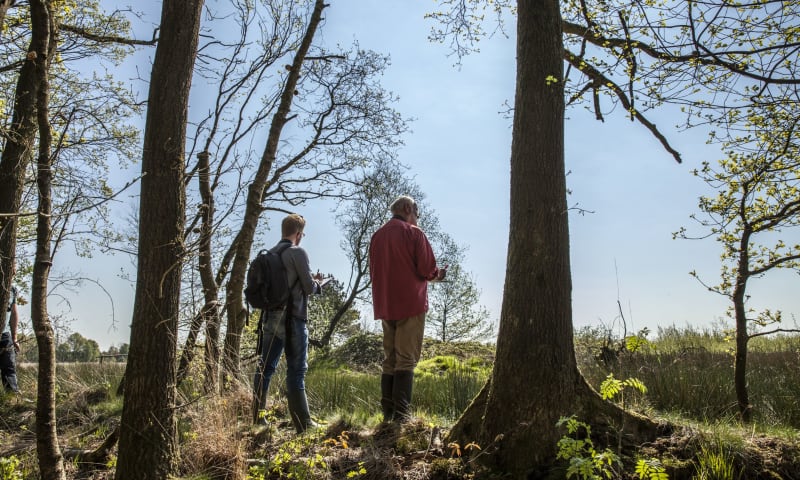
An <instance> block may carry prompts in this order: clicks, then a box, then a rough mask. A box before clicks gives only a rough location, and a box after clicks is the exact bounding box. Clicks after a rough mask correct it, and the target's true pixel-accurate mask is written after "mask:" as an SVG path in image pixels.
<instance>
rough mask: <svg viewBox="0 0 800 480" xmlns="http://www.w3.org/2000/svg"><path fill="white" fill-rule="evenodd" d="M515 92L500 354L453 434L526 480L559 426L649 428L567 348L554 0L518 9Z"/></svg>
mask: <svg viewBox="0 0 800 480" xmlns="http://www.w3.org/2000/svg"><path fill="white" fill-rule="evenodd" d="M517 7H518V10H517V86H516V97H515V104H514V127H513V139H512V145H511V205H510V207H511V209H510V213H511V219H510V231H509V244H508V259H507V264H506V279H505V290H504V295H503V305H502V312H501V319H500V330H499V333H498V338H497V352H496V359H495V364H494V370H493V372H492V378H491V381H490V384H489V387H488V388H485V389H484V390H483V391H482V393H481V394H480V395H479V397H478V398H476V399H475V401H473V404H472V405H471V406H470V407H469V408H468V409H467V411H466V412H465V413H464V415H462V417H461V418H460V419H459V421H458V422H457V424H456V425H455V426H454V428H453V430H452V431H451V434H450V440H451V441H457V442H459V443H461V444H462V445H463V444H465V443H467V442H469V441H473V440H476V441H478V443H479V445H481V447H483V449H484V452H487V453H490V455H487V456H485V457H484V458H486V461H487V462H489V463H490V464H492V465H494V466H495V467H497V468H498V469H500V470H502V471H505V472H510V473H511V474H512V476H513V477H514V478H525V477H526V476H527V475H528V474H529V473H530V472H531V471H533V470H535V469H537V468H538V467H541V466H544V465H547V464H549V463H550V462H552V461H553V459H554V457H555V452H556V442H557V441H558V438H559V437H560V436H561V434H560V433H559V432H558V431H557V429H556V427H555V424H556V422H557V421H558V419H559V418H560V417H561V416H563V415H571V414H576V415H578V416H579V417H581V418H582V419H584V420H586V421H589V422H591V423H592V424H595V425H607V424H608V423H610V422H613V421H616V420H619V421H622V420H623V419H627V420H629V425H628V427H629V429H630V431H629V432H628V433H631V434H633V435H634V438H641V436H642V434H650V435H654V434H655V424H653V423H652V422H649V421H646V420H644V419H641V418H639V417H633V418H627V417H626V414H625V413H624V412H622V411H621V410H619V409H617V408H616V407H614V406H613V405H611V404H609V403H606V402H602V401H601V398H600V396H599V395H598V394H597V393H596V392H594V391H593V390H592V389H591V388H590V387H589V386H588V384H587V383H586V382H585V381H584V379H583V378H582V377H581V375H580V373H579V371H578V368H577V362H576V359H575V351H574V345H573V331H572V308H571V290H572V285H571V278H570V265H569V231H568V217H567V202H566V193H567V191H566V178H565V171H564V168H565V167H564V90H563V64H562V51H563V46H562V32H561V15H560V11H559V2H558V0H541V1H538V2H527V1H520V2H518V3H517Z"/></svg>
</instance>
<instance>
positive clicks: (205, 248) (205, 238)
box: [176, 151, 219, 393]
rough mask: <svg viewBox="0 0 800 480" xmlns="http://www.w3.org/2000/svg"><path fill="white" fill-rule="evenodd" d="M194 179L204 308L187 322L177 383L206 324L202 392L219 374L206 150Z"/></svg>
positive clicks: (210, 390)
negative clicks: (199, 202) (196, 196)
mask: <svg viewBox="0 0 800 480" xmlns="http://www.w3.org/2000/svg"><path fill="white" fill-rule="evenodd" d="M197 161H198V162H197V163H198V167H197V180H198V183H199V186H198V190H199V192H200V198H201V200H202V203H201V205H200V210H201V211H200V217H201V220H200V238H199V241H198V244H199V247H198V255H197V271H198V272H199V273H200V283H201V285H202V287H203V301H204V304H203V308H202V309H201V310H200V313H198V314H197V315H196V316H195V317H194V318H193V319H192V323H191V325H190V326H189V333H188V335H187V336H186V341H185V342H184V344H183V351H182V352H181V358H180V362H179V364H178V374H177V381H176V385H180V384H181V383H183V381H184V380H185V379H186V376H187V374H188V371H189V366H190V365H191V363H192V361H193V360H194V357H195V350H196V348H195V344H196V342H197V337H198V336H199V335H200V329H201V328H202V326H203V325H205V326H206V331H205V348H204V364H205V380H204V382H203V389H204V391H205V393H214V392H216V390H217V383H218V382H217V380H218V377H219V302H218V301H217V296H218V295H219V287H218V286H217V281H216V279H215V278H214V269H213V266H212V264H211V262H212V258H213V256H212V254H211V235H212V233H213V228H214V193H213V191H212V189H211V178H210V166H209V153H208V151H202V152H200V153H198V154H197Z"/></svg>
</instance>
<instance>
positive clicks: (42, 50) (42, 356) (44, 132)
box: [30, 0, 66, 480]
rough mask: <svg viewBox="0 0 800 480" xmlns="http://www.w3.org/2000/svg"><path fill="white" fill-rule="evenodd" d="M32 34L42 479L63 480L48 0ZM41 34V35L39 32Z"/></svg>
mask: <svg viewBox="0 0 800 480" xmlns="http://www.w3.org/2000/svg"><path fill="white" fill-rule="evenodd" d="M30 5H31V25H32V27H33V31H34V33H33V35H34V36H35V37H36V38H39V39H41V44H38V45H37V48H36V50H35V51H36V54H37V57H38V59H37V62H36V79H37V83H38V88H37V89H36V92H37V94H36V120H37V125H38V130H39V156H38V159H37V162H36V186H37V189H38V192H39V195H38V196H39V208H38V211H37V223H36V257H35V262H34V264H33V280H32V288H31V322H32V323H33V328H34V332H35V334H36V345H37V346H38V349H39V369H38V374H37V375H38V380H37V393H36V453H37V456H38V460H39V471H40V472H41V475H42V478H47V479H54V480H56V479H64V478H66V477H65V473H64V457H63V456H62V455H61V448H60V447H59V445H58V432H57V430H56V345H55V340H54V335H53V327H52V325H51V324H50V319H49V317H48V314H47V279H48V277H49V274H50V267H51V266H52V255H51V251H50V250H51V249H50V237H51V231H52V229H51V224H50V214H51V212H52V195H51V188H52V176H53V174H52V157H51V153H50V145H51V144H52V141H53V139H52V134H51V130H50V119H49V115H50V110H49V108H48V104H49V102H50V85H49V80H48V75H47V70H48V65H49V63H50V62H49V58H50V54H51V53H52V52H54V49H53V48H51V47H52V46H53V45H55V39H54V37H55V28H54V25H55V24H54V20H53V17H52V15H51V11H50V8H51V3H50V2H49V1H48V0H31V2H30ZM37 30H38V32H37Z"/></svg>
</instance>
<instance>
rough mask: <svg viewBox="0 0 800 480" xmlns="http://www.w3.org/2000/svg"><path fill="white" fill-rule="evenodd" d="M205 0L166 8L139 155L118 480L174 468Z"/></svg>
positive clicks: (172, 2)
mask: <svg viewBox="0 0 800 480" xmlns="http://www.w3.org/2000/svg"><path fill="white" fill-rule="evenodd" d="M202 6H203V1H202V0H165V1H164V2H163V4H162V12H161V29H160V32H161V38H160V39H159V42H158V47H157V48H156V54H155V59H154V61H153V70H152V74H151V79H150V92H149V97H148V108H147V121H146V125H145V134H144V149H143V152H144V153H143V155H142V173H143V177H142V182H141V200H140V206H139V250H138V251H139V255H138V265H137V279H136V296H135V301H134V308H133V320H132V322H131V341H130V352H129V355H128V366H127V369H126V372H125V403H124V405H123V410H122V423H121V429H120V437H119V458H118V461H117V471H116V478H117V480H161V479H164V478H168V477H170V476H171V475H172V474H173V473H174V471H175V466H176V465H177V454H178V451H177V425H176V420H175V396H176V391H175V364H176V356H177V351H176V350H177V338H176V336H177V332H178V315H179V299H180V298H179V297H180V276H181V265H182V262H183V257H184V254H185V252H184V248H183V229H184V215H185V188H184V179H183V173H184V163H185V162H184V147H185V143H186V141H185V140H186V118H187V109H188V103H189V90H190V86H191V80H192V71H193V69H194V61H195V57H196V54H197V43H198V32H199V28H200V13H201V11H202Z"/></svg>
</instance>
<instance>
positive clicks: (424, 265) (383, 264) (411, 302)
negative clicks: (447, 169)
mask: <svg viewBox="0 0 800 480" xmlns="http://www.w3.org/2000/svg"><path fill="white" fill-rule="evenodd" d="M438 273H439V269H438V268H436V258H435V257H434V256H433V250H432V249H431V244H430V243H428V238H427V237H426V236H425V233H424V232H423V231H422V230H420V229H419V227H416V226H414V225H411V224H410V223H407V222H405V221H404V220H402V219H400V218H397V217H395V218H392V219H391V220H389V221H388V222H386V223H385V224H384V225H383V226H382V227H381V228H379V229H378V231H377V232H375V234H373V235H372V239H371V240H370V246H369V274H370V276H371V277H372V306H373V309H374V311H375V319H377V320H403V319H405V318H409V317H413V316H416V315H419V314H421V313H425V312H427V311H428V280H433V279H434V278H436V276H437V275H438Z"/></svg>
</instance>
